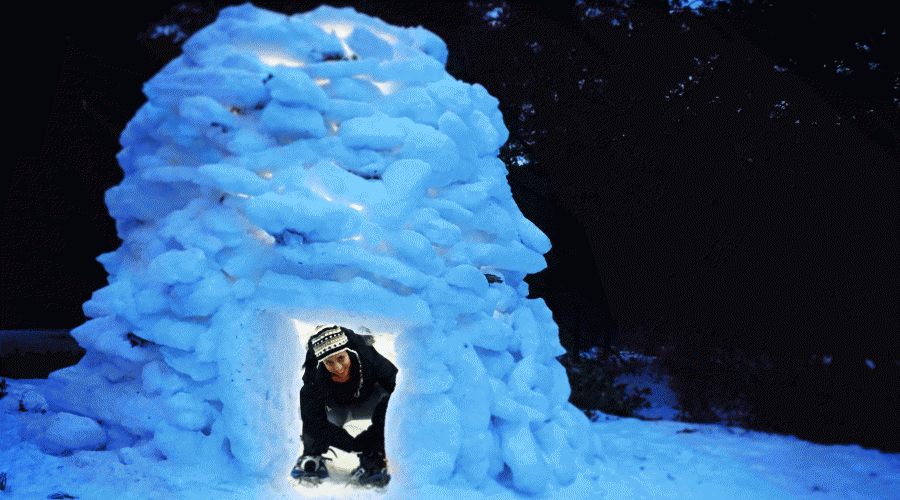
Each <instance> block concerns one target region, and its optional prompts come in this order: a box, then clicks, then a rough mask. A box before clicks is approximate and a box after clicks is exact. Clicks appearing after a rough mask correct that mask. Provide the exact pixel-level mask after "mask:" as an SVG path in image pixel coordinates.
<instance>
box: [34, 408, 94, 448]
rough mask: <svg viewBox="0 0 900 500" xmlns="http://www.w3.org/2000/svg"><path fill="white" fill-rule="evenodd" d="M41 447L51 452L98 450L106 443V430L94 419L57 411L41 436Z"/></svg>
mask: <svg viewBox="0 0 900 500" xmlns="http://www.w3.org/2000/svg"><path fill="white" fill-rule="evenodd" d="M39 442H40V446H41V448H42V449H43V450H44V451H45V452H47V453H51V454H54V455H55V454H59V453H62V452H63V451H73V450H98V449H100V448H102V447H103V446H104V445H105V444H106V431H104V430H103V429H102V428H101V427H100V424H98V423H97V422H96V421H94V420H93V419H90V418H87V417H82V416H79V415H73V414H71V413H65V412H63V413H57V414H56V415H54V416H53V417H52V418H51V419H50V424H49V426H48V427H47V431H46V433H45V434H44V436H42V437H41V438H39Z"/></svg>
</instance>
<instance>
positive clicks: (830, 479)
mask: <svg viewBox="0 0 900 500" xmlns="http://www.w3.org/2000/svg"><path fill="white" fill-rule="evenodd" d="M389 342H390V341H389V340H387V339H379V343H376V348H377V349H378V350H379V351H380V352H382V353H384V354H385V356H386V357H388V358H389V359H391V360H392V361H396V358H395V354H394V352H393V348H392V347H393V346H392V345H388V343H389ZM401 376H402V375H401ZM665 381H666V377H665V376H656V374H653V373H650V372H645V373H642V374H640V375H637V376H623V377H620V378H618V379H617V382H621V383H628V384H629V386H628V388H627V391H628V392H631V393H633V391H634V390H635V389H638V388H643V387H651V388H652V389H653V392H652V394H651V396H650V397H648V400H649V401H650V402H651V408H645V409H641V410H640V411H639V413H640V414H641V415H642V416H644V417H648V418H654V417H662V418H664V420H659V421H643V420H639V419H632V418H618V417H613V416H605V417H603V418H601V419H598V421H596V422H594V423H592V424H591V426H592V430H593V432H594V434H595V436H596V438H595V439H596V440H597V441H598V442H599V443H600V444H599V446H600V447H601V449H602V450H603V456H604V459H605V462H604V463H603V464H602V469H603V474H602V476H601V480H600V481H599V482H598V483H596V484H587V483H586V482H582V481H581V480H579V481H576V482H575V483H573V485H571V486H570V487H568V488H574V489H582V491H583V489H584V488H590V489H592V490H593V492H594V493H593V498H598V499H603V498H605V499H610V500H619V499H622V500H624V499H635V500H637V499H656V498H672V499H711V500H720V499H727V500H737V499H747V500H751V499H752V500H758V499H781V498H784V499H790V498H796V499H804V500H805V499H810V500H813V499H815V500H831V499H834V500H838V499H840V500H844V499H853V500H856V499H859V500H862V499H866V500H869V499H872V500H874V499H898V498H900V494H898V491H900V455H898V454H884V453H879V452H877V451H872V450H866V449H863V448H860V447H859V446H822V445H817V444H812V443H809V442H805V441H802V440H799V439H796V438H793V437H785V436H778V435H770V434H764V433H759V432H748V431H745V430H743V429H741V428H737V427H728V426H723V425H717V424H706V425H698V424H686V423H683V422H677V421H674V420H673V419H674V418H675V415H676V414H677V413H678V412H677V410H675V409H673V406H674V403H675V396H674V393H672V391H671V390H670V389H669V388H668V387H667V386H666V385H665ZM45 383H46V380H42V379H32V380H9V379H7V388H6V391H7V392H8V393H9V394H8V395H7V396H5V397H4V398H3V399H2V400H0V408H2V412H0V418H2V424H0V464H2V466H0V473H5V474H6V479H5V484H4V485H3V487H4V491H3V492H0V498H10V499H43V498H73V497H74V498H79V499H105V498H116V499H135V500H137V499H141V500H147V499H160V500H161V499H185V500H188V499H191V500H192V499H211V498H215V499H217V500H225V499H234V500H238V499H241V500H244V499H248V498H267V499H303V498H319V499H325V498H354V499H366V498H382V497H383V494H382V493H379V492H378V491H375V490H371V489H362V488H358V487H354V486H352V485H351V486H345V484H344V483H345V480H344V478H346V477H347V475H348V474H349V471H350V470H352V469H353V468H354V467H355V466H356V465H357V463H358V462H357V458H356V456H355V455H353V454H349V453H344V452H341V451H340V450H337V454H336V456H332V455H330V454H329V457H332V458H333V459H334V461H333V462H331V463H329V468H330V471H331V473H332V478H331V480H329V481H327V482H326V483H324V484H322V485H320V486H318V487H316V488H309V487H303V486H299V485H295V484H294V483H293V481H291V479H290V477H289V472H290V471H289V470H285V471H284V476H283V477H281V478H273V480H272V482H271V483H270V484H267V485H249V484H242V481H243V478H241V477H236V475H233V474H229V472H230V471H221V476H220V477H219V478H217V479H215V480H210V479H208V478H206V477H203V476H201V475H200V472H198V471H190V470H175V469H173V468H168V469H167V468H166V467H165V465H164V464H165V462H164V461H163V462H159V461H157V460H158V457H156V456H155V455H154V453H153V450H152V449H149V447H141V445H140V443H135V444H134V445H133V447H130V449H129V450H128V451H126V452H124V453H123V452H122V449H118V450H113V449H107V450H98V451H86V450H82V451H76V452H74V453H72V454H70V455H68V456H55V455H50V454H46V453H44V452H42V451H41V448H40V446H39V445H38V444H36V443H35V441H38V439H37V438H36V433H37V432H38V429H41V428H42V424H43V426H44V427H46V425H47V423H48V422H51V421H52V419H53V418H54V417H55V412H54V411H53V403H52V401H49V402H46V403H43V402H42V401H41V398H39V397H37V396H36V395H40V394H42V387H43V385H44V384H45ZM20 402H21V403H22V406H24V407H28V408H30V409H31V411H24V412H23V411H20V408H19V407H20ZM44 409H45V410H46V412H45V413H43V412H42V410H44ZM369 423H370V422H369V421H365V420H363V421H355V422H351V423H349V424H348V430H349V431H350V432H351V434H354V435H355V434H357V433H359V432H361V431H362V430H363V429H365V428H366V427H367V426H368V425H369ZM72 433H75V430H74V429H73V430H72ZM59 439H62V438H59ZM109 442H113V439H112V436H110V441H109ZM44 445H45V446H46V443H44ZM300 451H301V450H300V444H299V439H298V442H297V453H298V454H299V453H300ZM161 465H162V466H161ZM392 487H396V485H394V484H391V485H389V486H388V491H390V489H391V488H392ZM470 493H471V492H470ZM569 493H571V492H569V491H554V492H549V493H548V494H547V495H545V496H544V498H547V499H553V498H560V499H561V498H566V497H568V496H569ZM65 495H68V496H65ZM456 498H469V496H468V495H466V494H465V492H463V491H459V496H457V497H456ZM497 498H502V496H501V497H497ZM506 498H510V497H509V496H506ZM523 498H526V497H524V496H523ZM528 498H534V497H528Z"/></svg>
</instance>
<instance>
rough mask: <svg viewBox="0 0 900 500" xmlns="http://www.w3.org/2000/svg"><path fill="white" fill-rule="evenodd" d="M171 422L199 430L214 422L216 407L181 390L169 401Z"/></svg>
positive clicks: (190, 429) (192, 429)
mask: <svg viewBox="0 0 900 500" xmlns="http://www.w3.org/2000/svg"><path fill="white" fill-rule="evenodd" d="M166 402H167V404H168V408H169V412H168V413H167V415H168V417H169V422H170V423H172V424H173V425H176V426H178V427H180V428H182V429H185V430H189V431H199V430H201V429H203V428H205V427H206V426H207V425H209V424H210V423H212V419H213V416H214V415H215V414H216V411H215V409H213V407H212V406H210V405H209V403H204V402H202V401H200V400H199V399H197V398H196V397H195V396H192V395H190V394H188V393H186V392H179V393H177V394H175V395H173V396H172V397H170V398H169V399H168V400H167V401H166Z"/></svg>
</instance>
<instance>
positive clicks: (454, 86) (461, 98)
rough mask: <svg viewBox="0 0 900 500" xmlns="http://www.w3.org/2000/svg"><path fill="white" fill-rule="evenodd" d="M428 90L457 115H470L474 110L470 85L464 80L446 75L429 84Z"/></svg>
mask: <svg viewBox="0 0 900 500" xmlns="http://www.w3.org/2000/svg"><path fill="white" fill-rule="evenodd" d="M426 90H428V93H429V94H431V96H432V97H434V99H435V100H436V101H437V102H438V103H440V104H441V105H442V106H446V107H447V108H449V110H450V111H452V112H453V113H455V114H457V115H460V116H468V115H469V113H471V112H472V99H470V98H469V86H468V85H466V84H465V83H463V82H460V81H458V80H456V79H454V78H452V77H445V78H443V79H441V80H438V81H436V82H433V83H431V84H429V85H428V87H427V88H426ZM498 103H499V101H498Z"/></svg>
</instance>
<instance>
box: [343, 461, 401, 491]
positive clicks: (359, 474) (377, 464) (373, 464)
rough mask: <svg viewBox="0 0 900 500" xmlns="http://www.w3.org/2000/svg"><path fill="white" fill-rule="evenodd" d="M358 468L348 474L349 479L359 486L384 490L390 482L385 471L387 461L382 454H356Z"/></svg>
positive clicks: (386, 470) (389, 477)
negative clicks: (357, 456)
mask: <svg viewBox="0 0 900 500" xmlns="http://www.w3.org/2000/svg"><path fill="white" fill-rule="evenodd" d="M358 455H359V467H357V468H355V469H353V472H351V473H350V479H351V480H353V481H356V482H357V483H358V484H359V485H360V486H372V487H375V488H384V487H386V486H387V485H388V482H390V480H391V476H390V474H388V469H387V459H386V458H385V455H384V452H379V453H358Z"/></svg>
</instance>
